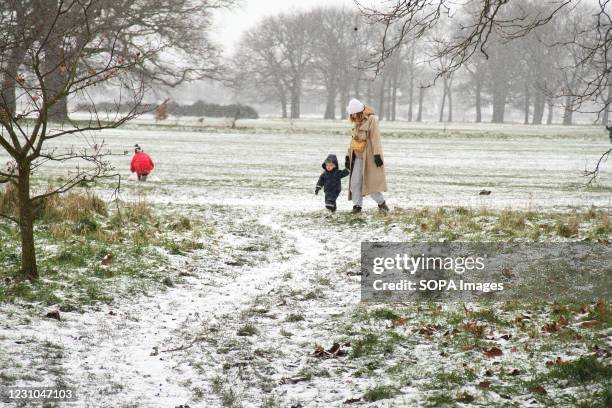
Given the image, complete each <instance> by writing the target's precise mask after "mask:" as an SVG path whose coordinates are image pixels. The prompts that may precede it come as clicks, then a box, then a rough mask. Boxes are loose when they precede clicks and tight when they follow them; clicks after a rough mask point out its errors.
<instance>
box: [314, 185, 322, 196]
mask: <svg viewBox="0 0 612 408" xmlns="http://www.w3.org/2000/svg"><path fill="white" fill-rule="evenodd" d="M320 189H321V187H319V186H316V187H315V195H319V190H320Z"/></svg>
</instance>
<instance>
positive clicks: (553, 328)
mask: <svg viewBox="0 0 612 408" xmlns="http://www.w3.org/2000/svg"><path fill="white" fill-rule="evenodd" d="M559 329H560V326H559V324H558V323H557V322H551V323H546V324H545V325H544V327H542V331H543V332H544V333H556V332H558V331H559Z"/></svg>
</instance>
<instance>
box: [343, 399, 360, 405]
mask: <svg viewBox="0 0 612 408" xmlns="http://www.w3.org/2000/svg"><path fill="white" fill-rule="evenodd" d="M361 401H363V398H349V399H347V400H346V401H344V403H345V404H354V403H356V402H361Z"/></svg>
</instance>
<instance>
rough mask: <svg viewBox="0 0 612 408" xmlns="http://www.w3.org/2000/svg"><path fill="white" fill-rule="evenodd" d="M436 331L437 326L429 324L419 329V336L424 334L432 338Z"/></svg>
mask: <svg viewBox="0 0 612 408" xmlns="http://www.w3.org/2000/svg"><path fill="white" fill-rule="evenodd" d="M436 331H437V328H436V326H433V325H431V324H428V325H425V326H423V327H421V328H420V329H419V334H423V335H425V336H432V335H433V334H434V333H435V332H436Z"/></svg>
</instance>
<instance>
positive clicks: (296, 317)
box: [285, 313, 304, 322]
mask: <svg viewBox="0 0 612 408" xmlns="http://www.w3.org/2000/svg"><path fill="white" fill-rule="evenodd" d="M303 320H304V316H303V315H301V314H294V313H291V314H289V315H288V316H287V318H286V319H285V321H286V322H301V321H303Z"/></svg>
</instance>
